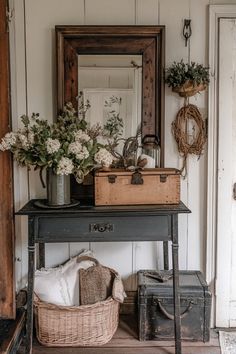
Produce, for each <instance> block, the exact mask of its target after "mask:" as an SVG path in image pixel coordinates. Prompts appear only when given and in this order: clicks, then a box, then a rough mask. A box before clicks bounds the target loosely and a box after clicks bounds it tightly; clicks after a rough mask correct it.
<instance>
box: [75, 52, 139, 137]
mask: <svg viewBox="0 0 236 354" xmlns="http://www.w3.org/2000/svg"><path fill="white" fill-rule="evenodd" d="M78 92H79V93H80V95H82V96H83V100H84V101H85V102H86V101H87V100H88V101H89V103H90V105H91V107H90V109H89V110H88V111H87V114H86V120H87V121H88V122H89V123H90V124H91V125H93V124H96V123H100V124H101V125H102V126H104V125H105V124H107V123H108V122H109V121H110V120H111V119H112V117H113V118H114V117H116V118H118V119H120V122H121V127H120V133H121V134H120V137H121V138H125V139H127V138H129V137H130V136H135V134H136V132H137V129H138V127H139V126H140V124H141V102H142V56H141V55H78Z"/></svg>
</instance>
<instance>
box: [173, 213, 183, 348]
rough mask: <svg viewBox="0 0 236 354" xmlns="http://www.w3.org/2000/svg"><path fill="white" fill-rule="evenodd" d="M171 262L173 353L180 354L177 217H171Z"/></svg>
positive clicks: (175, 215)
mask: <svg viewBox="0 0 236 354" xmlns="http://www.w3.org/2000/svg"><path fill="white" fill-rule="evenodd" d="M171 221H172V222H171V232H172V262H173V295H174V327H175V353H176V354H181V353H182V350H181V319H180V291H179V243H178V215H177V214H174V215H172V219H171Z"/></svg>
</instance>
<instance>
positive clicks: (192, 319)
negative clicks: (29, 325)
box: [138, 270, 211, 342]
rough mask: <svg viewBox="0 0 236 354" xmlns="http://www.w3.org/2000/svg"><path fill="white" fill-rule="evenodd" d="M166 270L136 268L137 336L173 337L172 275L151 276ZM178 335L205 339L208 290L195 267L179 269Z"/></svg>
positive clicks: (150, 337)
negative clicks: (188, 269)
mask: <svg viewBox="0 0 236 354" xmlns="http://www.w3.org/2000/svg"><path fill="white" fill-rule="evenodd" d="M166 274H169V273H168V271H158V273H157V272H155V271H148V270H142V271H139V272H138V307H139V340H141V341H144V340H172V339H174V320H173V314H174V305H173V289H172V278H170V279H168V280H167V281H165V282H161V281H160V280H158V279H156V278H152V276H153V275H154V276H157V278H159V276H161V277H162V276H163V275H164V276H165V275H166ZM180 299H181V300H180V306H181V311H180V312H181V325H182V326H181V336H182V339H183V340H190V341H203V342H207V341H209V337H210V314H211V293H210V291H209V289H208V286H207V283H206V281H205V280H204V278H203V275H202V273H201V272H199V271H180Z"/></svg>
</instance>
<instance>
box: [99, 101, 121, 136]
mask: <svg viewBox="0 0 236 354" xmlns="http://www.w3.org/2000/svg"><path fill="white" fill-rule="evenodd" d="M121 102H122V98H121V97H116V96H114V95H113V96H111V97H110V98H109V100H108V101H105V104H104V106H105V107H109V108H111V109H110V110H109V111H108V118H107V120H106V123H105V124H104V131H105V134H106V135H107V136H108V137H109V138H113V139H117V138H118V136H120V135H122V133H123V128H124V121H123V119H122V118H121V117H120V112H119V111H117V110H116V109H114V104H118V106H120V105H121Z"/></svg>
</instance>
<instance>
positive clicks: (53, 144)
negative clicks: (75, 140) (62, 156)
mask: <svg viewBox="0 0 236 354" xmlns="http://www.w3.org/2000/svg"><path fill="white" fill-rule="evenodd" d="M60 147H61V144H60V141H59V140H58V139H51V138H48V139H47V141H46V149H47V152H48V153H49V154H54V153H55V152H57V151H58V150H59V149H60Z"/></svg>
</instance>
